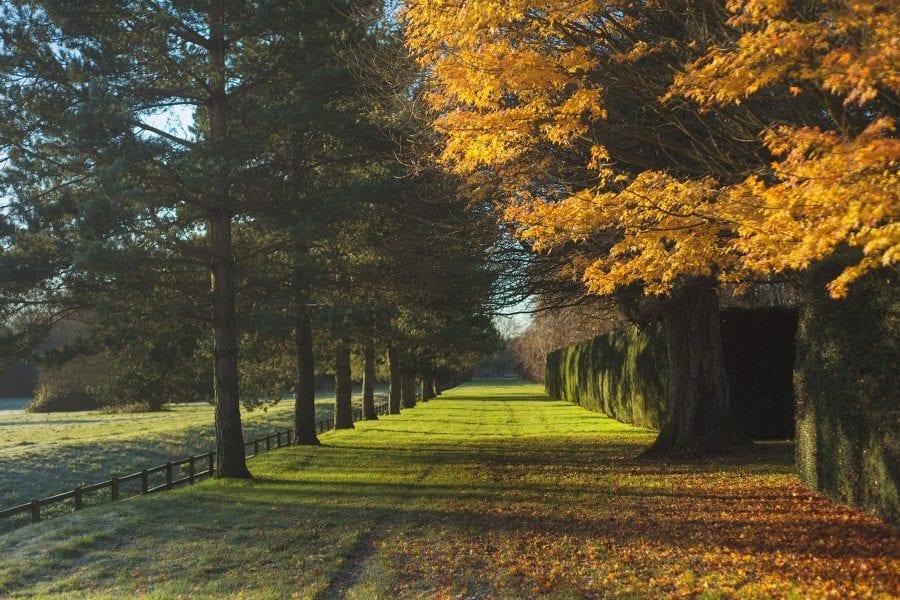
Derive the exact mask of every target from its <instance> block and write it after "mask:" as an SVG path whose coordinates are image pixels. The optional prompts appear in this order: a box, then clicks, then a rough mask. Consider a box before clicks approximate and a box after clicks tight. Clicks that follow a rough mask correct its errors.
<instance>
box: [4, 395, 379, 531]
mask: <svg viewBox="0 0 900 600" xmlns="http://www.w3.org/2000/svg"><path fill="white" fill-rule="evenodd" d="M387 412H388V403H387V402H378V403H376V404H375V414H376V415H386V414H387ZM352 415H353V421H354V422H355V421H361V420H362V417H363V411H362V409H361V408H354V409H353V411H352ZM315 428H316V431H317V432H318V433H325V432H326V431H330V430H331V429H333V428H334V419H333V418H328V419H319V420H318V421H316V424H315ZM293 435H294V432H293V430H291V429H281V430H276V431H274V432H272V433H269V434H266V435H264V436H263V437H260V438H256V439H254V440H250V441H247V442H244V455H245V456H246V457H247V458H252V457H254V456H257V455H258V454H260V453H261V450H262V451H265V452H268V451H269V450H272V448H273V447H274V448H281V447H282V446H290V445H291V443H292V441H293ZM282 440H284V443H282ZM251 448H252V450H253V452H252V453H249V452H248V451H249V450H250V449H251ZM263 449H264V450H263ZM215 465H216V453H215V452H214V451H211V452H207V453H205V454H197V455H194V456H188V457H187V458H182V459H180V460H173V461H169V462H167V463H165V464H163V465H158V466H156V467H151V468H149V469H141V470H140V471H137V472H135V473H131V474H129V475H121V476H115V475H114V476H112V477H110V478H109V479H107V480H105V481H99V482H97V483H91V484H88V485H80V486H76V487H75V488H73V489H71V490H68V491H66V492H61V493H59V494H54V495H52V496H47V497H46V498H36V499H34V500H31V501H30V502H25V503H23V504H18V505H16V506H11V507H9V508H5V509H3V510H0V519H5V518H8V517H12V516H15V515H19V514H28V513H30V514H31V522H32V523H37V522H38V521H40V520H41V508H42V507H45V506H50V505H52V504H58V503H60V502H66V501H67V500H72V504H73V506H74V508H75V510H81V509H82V508H84V495H85V494H92V493H95V492H100V491H103V490H105V489H109V495H110V498H109V499H110V500H111V501H116V500H119V496H120V490H121V487H122V484H126V483H130V482H132V481H140V492H139V493H140V494H152V493H154V492H161V491H165V490H171V489H173V488H175V487H176V486H179V485H190V484H192V483H195V482H196V481H197V480H198V479H202V478H205V477H210V476H212V475H214V474H215ZM198 468H201V469H202V470H198ZM176 469H179V473H178V475H179V477H177V478H176V477H175V474H176ZM185 472H186V473H187V474H186V475H185V474H184V473H185ZM158 473H165V483H158V484H156V485H151V482H152V478H153V476H154V475H156V474H158ZM157 479H158V478H157Z"/></svg>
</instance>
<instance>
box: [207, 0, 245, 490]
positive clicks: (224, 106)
mask: <svg viewBox="0 0 900 600" xmlns="http://www.w3.org/2000/svg"><path fill="white" fill-rule="evenodd" d="M209 30H210V47H209V63H210V72H211V78H210V98H209V135H210V141H211V142H212V145H213V147H214V148H217V149H220V150H223V149H224V147H225V145H226V144H227V139H226V138H227V133H228V102H227V95H226V91H225V52H226V49H225V8H224V2H222V0H218V1H216V2H212V3H211V6H210V12H209ZM209 200H210V202H209V204H210V219H209V234H210V239H211V242H212V251H213V257H214V258H213V272H212V276H213V277H212V279H213V282H212V297H213V329H214V334H213V337H214V340H215V341H214V348H213V354H214V362H215V379H216V390H215V392H216V416H215V421H216V473H215V474H216V476H217V477H234V478H241V479H248V478H250V477H251V475H250V471H249V469H247V461H246V459H245V457H244V434H243V429H242V426H241V409H240V397H239V395H238V363H237V350H238V348H237V320H236V316H235V314H236V309H235V303H236V291H235V275H234V251H233V247H232V239H231V221H232V213H233V208H232V206H231V198H230V195H229V183H228V174H227V170H226V171H225V172H223V173H219V174H217V177H216V180H215V181H214V183H213V184H212V186H211V191H210V199H209Z"/></svg>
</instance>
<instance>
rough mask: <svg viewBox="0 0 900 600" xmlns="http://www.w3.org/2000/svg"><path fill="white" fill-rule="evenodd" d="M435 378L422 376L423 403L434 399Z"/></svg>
mask: <svg viewBox="0 0 900 600" xmlns="http://www.w3.org/2000/svg"><path fill="white" fill-rule="evenodd" d="M433 381H434V378H433V377H432V376H431V375H428V374H426V375H423V376H422V402H428V401H429V400H431V399H432V398H434V385H433V383H432V382H433Z"/></svg>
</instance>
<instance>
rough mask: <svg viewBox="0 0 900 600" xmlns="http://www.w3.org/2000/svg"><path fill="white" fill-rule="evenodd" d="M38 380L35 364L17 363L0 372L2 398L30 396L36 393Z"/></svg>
mask: <svg viewBox="0 0 900 600" xmlns="http://www.w3.org/2000/svg"><path fill="white" fill-rule="evenodd" d="M36 381H37V369H36V368H35V367H34V365H29V364H26V363H16V364H15V365H13V366H12V367H10V368H9V369H7V370H5V371H2V372H0V398H30V397H31V396H33V395H34V386H35V383H36Z"/></svg>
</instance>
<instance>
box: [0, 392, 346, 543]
mask: <svg viewBox="0 0 900 600" xmlns="http://www.w3.org/2000/svg"><path fill="white" fill-rule="evenodd" d="M333 409H334V398H333V396H329V395H328V394H323V395H321V397H320V398H319V399H318V400H317V404H316V415H317V418H320V419H323V418H328V417H330V416H331V415H332V413H333ZM242 412H243V417H244V418H243V422H244V436H245V439H248V440H249V439H253V438H256V437H260V436H262V435H265V434H267V433H271V432H272V431H275V430H276V429H287V428H289V427H291V426H292V424H293V414H294V402H293V400H282V401H281V402H279V403H277V404H275V405H273V406H270V407H269V408H268V409H267V410H262V409H261V408H257V409H256V410H253V411H247V410H244V411H242ZM214 447H215V428H214V424H213V408H212V406H210V405H207V404H191V405H177V406H174V407H173V408H171V409H170V410H165V411H162V412H158V413H137V414H103V413H98V412H96V411H80V412H69V413H36V414H35V413H26V412H24V411H22V410H2V411H0V508H6V507H9V506H12V505H15V504H19V503H21V502H27V501H28V500H31V499H32V498H38V497H45V496H49V495H51V494H54V493H57V492H62V491H65V490H67V489H71V488H72V487H74V486H76V485H78V484H87V483H94V482H97V481H102V480H104V479H107V478H108V477H109V476H110V475H113V474H118V475H124V474H127V473H133V472H135V471H139V470H140V469H141V468H147V467H153V466H157V465H160V464H163V463H165V462H166V461H168V460H174V459H179V458H184V457H187V456H189V455H191V454H202V453H204V452H208V451H209V450H212V449H214ZM107 493H108V492H107ZM50 510H53V509H50ZM57 510H65V507H58V508H57ZM23 519H24V517H23ZM16 524H17V522H16V520H13V522H12V523H4V522H0V531H2V530H4V529H6V528H9V527H10V526H12V525H16Z"/></svg>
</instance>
